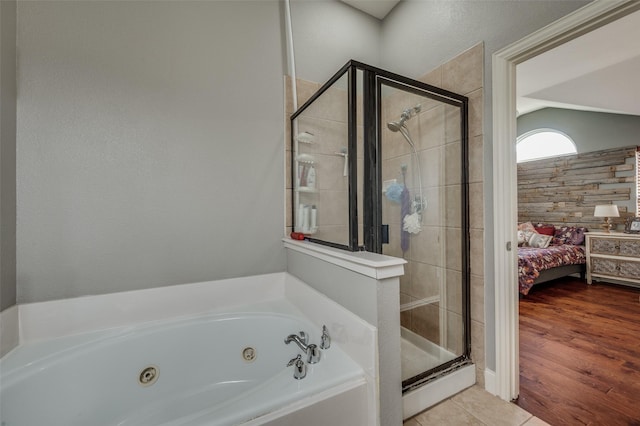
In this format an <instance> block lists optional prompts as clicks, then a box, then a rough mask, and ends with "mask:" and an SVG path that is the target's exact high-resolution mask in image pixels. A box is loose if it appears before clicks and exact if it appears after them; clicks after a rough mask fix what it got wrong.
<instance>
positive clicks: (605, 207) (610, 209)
mask: <svg viewBox="0 0 640 426" xmlns="http://www.w3.org/2000/svg"><path fill="white" fill-rule="evenodd" d="M593 216H594V217H620V213H619V212H618V206H616V205H615V204H602V205H599V206H596V208H595V210H594V211H593Z"/></svg>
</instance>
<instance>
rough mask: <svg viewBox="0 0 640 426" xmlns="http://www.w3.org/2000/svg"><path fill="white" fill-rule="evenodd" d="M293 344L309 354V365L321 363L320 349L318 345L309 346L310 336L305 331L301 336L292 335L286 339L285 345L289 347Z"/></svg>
mask: <svg viewBox="0 0 640 426" xmlns="http://www.w3.org/2000/svg"><path fill="white" fill-rule="evenodd" d="M291 342H295V344H296V345H298V347H299V348H300V349H301V350H302V351H303V352H304V353H306V354H307V362H308V363H309V364H316V363H318V362H319V361H320V349H318V345H314V344H313V343H312V344H308V343H309V336H308V335H307V333H305V332H304V331H301V332H300V335H297V334H290V335H289V336H287V338H286V339H284V343H286V344H287V345H288V344H289V343H291Z"/></svg>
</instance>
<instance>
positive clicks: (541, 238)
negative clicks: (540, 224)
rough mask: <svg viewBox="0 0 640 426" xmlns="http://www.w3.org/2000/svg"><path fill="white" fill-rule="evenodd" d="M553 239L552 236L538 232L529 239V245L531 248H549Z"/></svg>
mask: <svg viewBox="0 0 640 426" xmlns="http://www.w3.org/2000/svg"><path fill="white" fill-rule="evenodd" d="M552 239H553V237H552V236H551V235H544V234H538V233H537V232H534V233H533V235H531V237H530V238H529V241H528V242H527V244H528V245H529V247H535V248H547V247H549V244H550V243H551V240H552Z"/></svg>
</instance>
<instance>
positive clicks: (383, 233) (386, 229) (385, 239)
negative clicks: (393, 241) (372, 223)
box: [380, 225, 389, 244]
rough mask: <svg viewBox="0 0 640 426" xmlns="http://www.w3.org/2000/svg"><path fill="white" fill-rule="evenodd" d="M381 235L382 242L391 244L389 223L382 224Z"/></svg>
mask: <svg viewBox="0 0 640 426" xmlns="http://www.w3.org/2000/svg"><path fill="white" fill-rule="evenodd" d="M380 237H381V238H380V240H381V241H382V244H389V225H380Z"/></svg>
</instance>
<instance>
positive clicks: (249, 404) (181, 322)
mask: <svg viewBox="0 0 640 426" xmlns="http://www.w3.org/2000/svg"><path fill="white" fill-rule="evenodd" d="M222 311H224V309H222ZM300 331H305V332H306V333H307V334H308V335H309V343H317V344H318V345H320V340H321V334H322V330H321V329H319V328H318V325H317V324H313V323H312V322H311V321H310V320H308V319H307V318H305V317H304V316H303V315H302V314H301V313H300V311H299V310H298V309H297V308H295V307H294V306H293V305H291V304H290V303H289V302H288V301H287V300H286V299H280V300H277V299H276V300H272V301H269V302H268V303H264V302H263V303H257V304H254V305H246V306H235V307H233V309H230V310H228V312H221V310H220V309H217V311H216V312H215V313H205V314H202V313H201V314H198V315H195V316H186V317H185V316H182V317H178V318H173V319H165V320H159V321H152V322H143V323H139V324H136V325H127V326H121V327H115V328H109V329H106V330H100V331H93V332H87V333H81V334H75V335H68V336H60V337H57V338H54V339H45V340H40V341H36V342H31V343H26V344H23V345H20V346H19V347H18V348H16V349H14V350H13V351H12V352H10V353H9V354H8V355H6V356H5V357H4V358H3V359H2V360H1V361H0V372H1V377H0V383H1V389H0V403H1V407H0V416H1V424H2V426H23V425H45V424H46V425H64V426H73V425H83V426H86V425H92V426H100V425H122V426H125V425H138V426H140V425H149V426H151V425H153V426H156V425H211V426H213V425H239V424H247V425H259V424H271V425H285V424H286V425H288V424H303V423H304V424H316V423H314V421H316V422H317V424H318V425H320V424H327V423H326V422H327V421H330V422H333V423H334V424H337V423H341V421H342V420H347V421H348V424H356V425H365V424H369V421H368V420H365V419H366V418H367V415H366V411H367V385H366V379H365V373H364V371H363V369H362V368H361V367H360V366H359V365H358V364H357V363H356V362H355V361H353V360H352V359H351V358H350V357H349V356H348V355H347V354H346V353H345V352H344V351H342V350H341V348H340V345H339V344H336V343H334V344H332V345H331V347H329V348H328V349H324V350H321V351H320V352H321V355H320V361H319V362H318V363H315V364H309V363H306V362H305V373H306V375H305V376H304V378H301V379H300V378H298V379H296V378H294V368H295V366H287V364H288V363H289V361H290V360H292V359H294V358H295V357H296V356H297V355H298V354H301V355H302V359H303V360H304V359H305V354H303V351H302V350H301V349H300V348H299V347H298V346H297V345H296V344H289V345H287V344H285V338H286V337H287V336H288V335H290V334H297V333H299V332H300ZM309 410H311V411H309ZM313 410H317V411H313ZM352 410H355V411H360V412H359V413H356V414H355V417H354V418H353V419H349V418H346V417H335V416H344V415H347V416H348V415H349V411H352ZM340 413H342V414H340ZM334 417H335V418H334ZM337 419H342V420H337ZM336 421H337V423H336Z"/></svg>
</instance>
